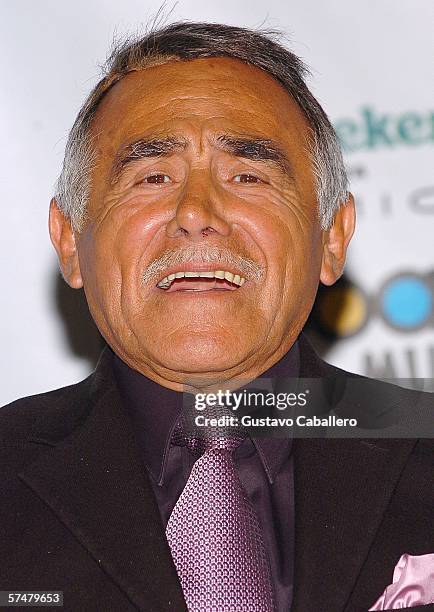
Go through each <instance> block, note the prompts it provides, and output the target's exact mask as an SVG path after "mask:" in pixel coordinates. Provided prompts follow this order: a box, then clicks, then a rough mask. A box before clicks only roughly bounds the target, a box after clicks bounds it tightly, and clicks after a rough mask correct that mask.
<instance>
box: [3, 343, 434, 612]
mask: <svg viewBox="0 0 434 612" xmlns="http://www.w3.org/2000/svg"><path fill="white" fill-rule="evenodd" d="M300 357H301V376H310V377H325V378H335V377H338V378H339V379H340V380H341V381H342V380H344V381H345V380H346V377H347V376H349V375H348V374H347V373H344V372H342V371H341V370H338V369H336V368H333V367H332V366H330V365H328V364H326V363H325V362H323V361H322V360H320V359H319V358H318V357H317V355H316V354H315V353H314V352H313V350H312V348H311V347H310V345H309V344H308V343H307V341H306V340H305V339H304V338H301V340H300ZM110 362H111V360H110V353H109V351H107V350H105V351H104V352H103V354H102V356H101V359H100V361H99V363H98V366H97V368H96V370H95V372H94V373H93V374H91V376H89V377H88V378H87V379H86V380H84V381H83V382H81V383H79V384H77V385H72V386H70V387H66V388H63V389H59V390H56V391H52V392H49V393H44V394H41V395H37V396H33V397H28V398H24V399H21V400H18V401H16V402H14V403H13V404H10V405H9V406H6V407H4V408H2V409H1V410H0V487H1V502H0V590H39V591H43V590H63V591H64V610H67V611H73V612H82V611H83V612H84V611H86V612H87V611H89V612H93V611H101V612H129V611H130V610H131V611H132V610H142V611H146V612H157V611H158V612H168V611H176V612H181V611H185V610H186V606H185V602H184V599H183V595H182V591H181V588H180V584H179V581H178V578H177V574H176V571H175V567H174V565H173V562H172V559H171V555H170V551H169V548H168V545H167V541H166V538H165V533H164V527H163V525H162V523H161V519H160V515H159V511H158V508H157V505H156V501H155V498H154V495H153V492H152V487H151V483H150V481H149V477H148V475H147V472H146V470H145V468H144V466H143V463H142V461H141V458H140V455H139V452H138V449H137V446H136V442H135V440H134V435H133V431H132V429H131V425H130V422H129V420H128V418H127V417H126V415H125V412H124V411H123V410H122V409H121V405H120V402H121V400H120V397H119V393H118V390H117V388H116V385H115V383H114V379H113V375H112V372H111V366H110ZM369 384H370V385H371V391H372V393H371V394H365V393H364V394H362V396H361V394H357V393H353V396H351V393H350V396H349V399H347V400H346V401H350V402H353V403H354V405H356V406H357V407H358V409H360V410H363V406H364V402H369V403H370V404H372V401H373V398H375V392H376V389H378V388H379V387H378V385H381V383H377V382H374V381H373V382H372V383H369ZM381 397H382V398H383V399H382V401H385V400H384V397H387V398H388V399H387V400H386V401H390V402H391V403H392V404H393V403H395V404H396V403H400V402H406V403H407V404H408V405H409V406H411V403H412V401H414V398H415V394H414V393H413V392H407V391H404V390H401V389H399V388H398V387H394V386H392V385H390V386H387V391H386V395H385V392H384V385H382V393H381ZM366 405H367V404H366ZM294 454H295V456H294V465H295V474H294V478H295V513H296V514H295V576H294V602H293V606H292V612H359V611H360V612H362V611H363V612H366V611H367V610H368V609H369V607H370V606H371V605H372V604H373V603H374V601H375V600H376V599H377V598H378V597H379V596H380V594H381V593H382V592H383V591H384V589H385V587H386V586H387V585H388V584H390V583H391V579H392V573H393V568H394V566H395V564H396V563H397V561H398V559H399V557H400V556H401V554H403V553H409V554H412V555H422V554H426V553H431V552H434V538H433V531H434V530H433V527H434V487H433V449H432V441H431V440H419V441H417V440H396V439H395V440H383V439H380V440H372V439H371V440H330V439H298V440H295V442H294ZM11 609H14V610H15V609H17V608H11ZM22 609H23V610H24V608H22ZM26 609H27V608H26ZM47 609H48V608H47ZM419 609H420V610H425V611H428V610H433V609H434V605H431V606H423V607H417V608H411V610H412V611H416V610H419ZM222 612H223V611H222ZM279 612H285V611H279Z"/></svg>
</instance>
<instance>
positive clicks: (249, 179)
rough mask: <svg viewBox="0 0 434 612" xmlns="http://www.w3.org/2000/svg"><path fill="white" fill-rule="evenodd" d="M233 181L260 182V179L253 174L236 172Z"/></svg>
mask: <svg viewBox="0 0 434 612" xmlns="http://www.w3.org/2000/svg"><path fill="white" fill-rule="evenodd" d="M234 181H235V183H262V181H261V179H260V178H258V177H257V176H255V175H254V174H237V175H236V176H235V177H234Z"/></svg>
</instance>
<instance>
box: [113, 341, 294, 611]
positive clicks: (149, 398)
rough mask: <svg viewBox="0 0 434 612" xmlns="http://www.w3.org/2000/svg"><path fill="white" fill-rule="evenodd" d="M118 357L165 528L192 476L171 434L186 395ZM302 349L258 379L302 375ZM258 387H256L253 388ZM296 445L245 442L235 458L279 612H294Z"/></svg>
mask: <svg viewBox="0 0 434 612" xmlns="http://www.w3.org/2000/svg"><path fill="white" fill-rule="evenodd" d="M112 356H113V371H114V374H115V379H116V382H117V385H118V387H119V390H120V394H121V398H122V401H123V406H124V408H125V410H126V412H127V414H128V416H129V418H130V420H131V422H132V425H133V429H134V433H135V436H136V439H137V442H138V446H139V449H140V452H141V454H142V457H143V462H144V465H145V466H146V468H147V470H148V472H149V474H150V480H151V483H152V487H153V490H154V493H155V497H156V500H157V504H158V507H159V510H160V514H161V518H162V521H163V525H164V527H166V525H167V521H168V519H169V516H170V514H171V512H172V510H173V508H174V506H175V504H176V502H177V500H178V497H179V496H180V494H181V492H182V490H183V489H184V486H185V484H186V482H187V480H188V477H189V475H190V471H191V468H192V466H193V463H194V457H193V455H192V454H191V453H190V452H189V451H188V449H187V448H186V447H183V446H174V445H172V444H171V440H170V437H171V435H170V434H171V431H172V428H173V425H174V423H175V421H177V419H178V417H179V415H180V413H181V410H182V405H183V394H182V393H180V392H177V391H172V390H171V389H167V388H166V387H162V386H161V385H159V384H158V383H155V382H154V381H152V380H151V379H149V378H147V377H146V376H143V375H142V374H140V373H138V372H136V371H135V370H133V369H131V368H130V367H129V366H127V365H126V364H125V363H124V362H123V361H122V360H121V359H119V357H117V355H115V354H114V353H112ZM299 368H300V356H299V348H298V343H297V342H296V343H295V344H294V345H293V346H292V347H291V349H290V350H289V351H288V352H287V353H286V355H284V356H283V357H282V358H281V359H280V360H279V361H278V362H277V363H275V364H274V365H273V366H272V367H271V368H269V369H268V370H267V371H265V372H263V374H261V375H260V376H259V377H258V378H272V379H275V380H277V379H279V378H284V377H294V378H295V377H297V376H298V375H299ZM253 386H254V385H253ZM291 449H292V440H291V439H287V438H271V437H258V438H246V439H245V440H244V442H243V443H242V444H241V446H240V447H239V448H238V449H237V450H236V451H235V452H234V460H235V465H236V467H237V471H238V476H239V478H240V480H241V483H242V485H243V487H244V489H245V491H246V493H247V495H248V496H249V498H250V500H251V502H252V504H253V506H254V508H255V511H256V513H257V516H258V518H259V521H260V523H261V526H262V529H263V536H264V542H265V546H266V549H267V553H268V555H269V559H270V567H271V576H272V583H273V591H274V596H275V602H276V612H290V609H291V602H292V596H293V568H294V470H293V456H292V454H291Z"/></svg>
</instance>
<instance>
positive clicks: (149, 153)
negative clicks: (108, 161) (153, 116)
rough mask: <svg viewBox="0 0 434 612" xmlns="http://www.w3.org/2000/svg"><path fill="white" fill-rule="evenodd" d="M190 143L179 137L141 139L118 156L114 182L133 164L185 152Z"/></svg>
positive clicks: (129, 145)
mask: <svg viewBox="0 0 434 612" xmlns="http://www.w3.org/2000/svg"><path fill="white" fill-rule="evenodd" d="M187 145H188V142H187V140H186V139H185V138H180V137H177V136H164V137H163V138H154V137H151V138H140V139H139V140H136V141H135V142H132V143H130V144H128V145H127V146H126V147H124V148H123V149H121V151H120V152H119V153H118V154H117V155H116V158H115V161H114V164H113V168H112V172H111V175H112V182H116V181H117V180H118V179H119V177H120V175H121V174H122V172H123V171H124V170H125V168H127V166H129V165H130V164H132V163H133V162H136V161H139V160H141V159H144V158H148V157H150V158H152V157H154V158H158V157H167V156H168V155H172V154H173V153H178V152H179V151H184V150H185V149H186V148H187Z"/></svg>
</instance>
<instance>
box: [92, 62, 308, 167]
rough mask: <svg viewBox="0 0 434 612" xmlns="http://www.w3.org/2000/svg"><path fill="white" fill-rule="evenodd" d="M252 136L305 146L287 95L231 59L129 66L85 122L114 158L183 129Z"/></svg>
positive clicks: (304, 126) (303, 128) (297, 112)
mask: <svg viewBox="0 0 434 612" xmlns="http://www.w3.org/2000/svg"><path fill="white" fill-rule="evenodd" d="M203 127H205V128H209V129H210V130H212V129H215V130H216V132H218V131H219V130H224V131H232V132H234V133H237V132H238V133H240V134H241V133H255V134H257V135H258V136H262V137H264V138H272V139H273V140H280V141H281V143H282V145H283V146H284V147H285V146H286V147H288V148H289V149H292V150H293V152H294V153H296V152H297V148H298V147H300V149H303V150H305V147H306V144H307V139H308V134H309V127H308V122H307V120H306V118H305V116H304V114H303V112H302V111H301V109H300V108H299V106H298V105H297V103H296V102H295V100H294V99H293V98H292V97H291V95H290V94H289V93H288V92H287V91H286V90H285V89H284V87H283V86H282V85H280V83H278V81H277V80H275V79H274V78H273V77H272V76H271V75H269V74H267V73H266V72H264V71H263V70H260V69H259V68H256V67H254V66H250V65H247V64H245V63H244V62H241V61H239V60H236V59H232V58H206V59H195V60H189V61H173V60H172V61H170V62H167V63H165V64H161V65H158V66H153V67H150V68H145V69H143V70H138V71H132V72H131V73H129V74H128V75H126V76H125V77H124V78H122V79H121V80H120V81H118V82H117V83H116V84H115V85H114V86H113V87H112V88H111V89H110V91H108V93H107V94H106V95H105V97H104V98H103V100H102V101H101V103H100V105H99V107H98V109H97V112H96V115H95V118H94V121H93V125H92V131H93V134H94V136H95V137H96V138H97V141H98V147H99V148H100V149H101V150H103V149H105V150H106V153H108V152H109V151H108V150H110V152H111V153H112V154H113V155H114V154H115V153H116V150H117V149H118V147H119V146H124V145H125V144H126V143H127V142H128V141H130V140H133V139H134V138H136V137H137V136H141V135H146V133H155V132H158V131H161V132H162V133H164V131H165V130H167V131H170V132H171V133H173V132H176V130H179V131H181V132H182V130H183V129H184V128H185V129H188V128H190V129H192V130H194V129H202V128H203Z"/></svg>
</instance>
